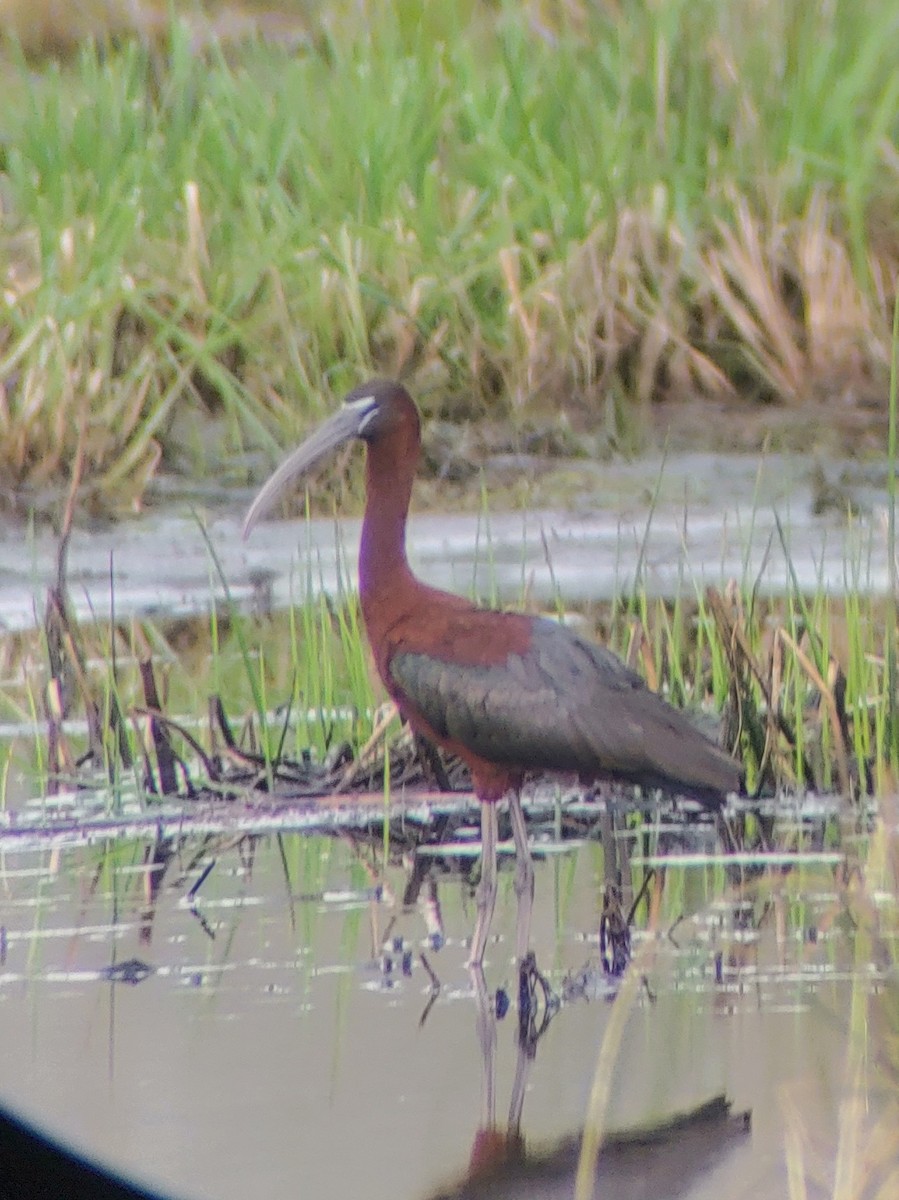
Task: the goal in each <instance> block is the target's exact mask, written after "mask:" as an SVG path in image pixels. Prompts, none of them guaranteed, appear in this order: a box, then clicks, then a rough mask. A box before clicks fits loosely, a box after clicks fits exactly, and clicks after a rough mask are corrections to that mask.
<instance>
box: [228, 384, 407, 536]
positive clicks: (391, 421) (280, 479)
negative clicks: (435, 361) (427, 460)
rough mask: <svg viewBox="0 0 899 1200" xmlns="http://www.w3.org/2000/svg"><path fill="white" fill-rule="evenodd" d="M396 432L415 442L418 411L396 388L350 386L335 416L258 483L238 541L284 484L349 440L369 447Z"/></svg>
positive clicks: (390, 386) (404, 394) (394, 434)
mask: <svg viewBox="0 0 899 1200" xmlns="http://www.w3.org/2000/svg"><path fill="white" fill-rule="evenodd" d="M401 433H406V434H407V436H410V437H411V439H412V441H413V442H414V444H416V445H417V444H418V441H419V438H420V424H419V417H418V409H417V408H416V407H415V403H414V401H413V400H412V397H411V396H410V395H409V393H408V392H407V391H406V389H405V388H404V387H403V386H402V384H399V383H395V382H394V381H393V380H390V379H372V380H369V382H368V383H363V384H360V385H359V387H355V388H353V390H352V391H351V392H349V393H348V394H347V395H346V396H345V398H344V401H343V404H342V405H341V406H340V408H339V409H338V410H337V412H336V413H334V415H333V416H332V417H330V418H329V419H328V420H327V421H326V422H325V423H324V425H321V426H319V428H318V429H317V430H316V431H315V432H314V433H313V434H310V436H309V437H308V438H307V439H306V440H305V442H303V443H302V444H301V445H300V446H298V447H297V448H296V450H294V451H292V452H291V453H290V454H289V455H288V456H287V458H286V459H285V460H284V462H282V463H281V465H280V467H278V468H277V470H275V472H274V473H273V474H272V475H271V476H269V478H268V479H267V480H266V482H265V483H264V484H263V485H262V488H261V489H260V491H259V492H258V494H257V496H256V498H255V500H254V501H253V503H252V504H251V505H250V507H249V510H248V511H247V515H246V517H245V518H244V523H243V536H244V538H247V537H249V535H250V533H251V532H252V530H253V527H254V526H255V525H256V523H257V521H259V520H260V518H261V517H263V516H264V515H265V514H266V513H267V512H269V511H270V509H271V508H272V507H273V505H274V504H275V502H276V501H277V500H278V499H279V497H280V496H281V495H283V493H284V491H285V490H286V488H287V487H288V485H289V484H291V483H292V482H293V481H294V480H295V479H297V478H298V477H299V476H301V475H303V474H305V473H306V472H307V471H311V470H312V468H313V467H315V466H316V465H317V464H318V463H319V462H321V460H322V459H323V458H325V457H326V456H327V455H328V454H331V453H332V452H333V451H334V450H336V449H337V447H338V446H341V445H343V443H344V442H348V441H350V440H351V439H352V438H360V439H361V440H362V441H364V442H365V443H366V444H367V445H369V446H374V445H376V444H377V443H378V442H380V441H382V440H383V439H386V438H390V437H397V436H399V435H400V434H401Z"/></svg>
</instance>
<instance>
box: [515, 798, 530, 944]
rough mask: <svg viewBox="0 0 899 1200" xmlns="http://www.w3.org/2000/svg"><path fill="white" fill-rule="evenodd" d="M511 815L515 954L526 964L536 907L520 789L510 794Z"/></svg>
mask: <svg viewBox="0 0 899 1200" xmlns="http://www.w3.org/2000/svg"><path fill="white" fill-rule="evenodd" d="M509 815H510V816H511V818H512V837H513V838H514V839H515V895H516V896H517V897H518V935H517V939H516V947H515V953H516V955H517V956H518V961H519V962H520V963H521V962H524V959H525V955H526V954H527V952H528V943H529V941H530V938H531V910H532V909H533V907H534V860H533V859H532V858H531V848H530V846H529V845H528V829H527V825H526V824H525V821H524V813H523V812H522V810H521V795H520V794H519V792H518V789H517V788H516V790H515V791H514V792H510V793H509Z"/></svg>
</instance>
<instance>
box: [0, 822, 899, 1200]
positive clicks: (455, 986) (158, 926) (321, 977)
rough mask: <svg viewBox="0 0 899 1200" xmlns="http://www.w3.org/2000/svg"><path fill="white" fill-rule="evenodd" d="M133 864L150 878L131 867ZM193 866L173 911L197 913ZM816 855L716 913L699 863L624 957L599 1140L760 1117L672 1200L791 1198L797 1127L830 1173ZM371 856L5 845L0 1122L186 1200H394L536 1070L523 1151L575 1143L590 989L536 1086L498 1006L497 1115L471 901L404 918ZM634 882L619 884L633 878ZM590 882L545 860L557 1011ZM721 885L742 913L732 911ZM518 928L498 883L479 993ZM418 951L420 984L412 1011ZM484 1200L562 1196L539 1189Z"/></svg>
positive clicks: (837, 1029)
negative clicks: (658, 926)
mask: <svg viewBox="0 0 899 1200" xmlns="http://www.w3.org/2000/svg"><path fill="white" fill-rule="evenodd" d="M622 844H624V843H622ZM552 848H553V847H552V846H550V849H552ZM154 856H155V862H156V864H157V867H159V864H160V863H163V862H164V863H165V867H164V870H159V869H157V870H156V871H155V872H151V871H149V870H148V868H147V866H146V864H147V863H148V862H152V861H153V860H154ZM213 859H214V863H215V865H214V866H213V868H212V870H211V871H210V873H209V874H208V875H207V876H206V878H205V879H203V880H202V883H201V885H200V887H199V891H198V893H197V895H196V898H195V904H194V905H193V906H192V905H191V902H190V899H189V893H190V891H191V888H192V887H194V886H195V885H196V884H197V883H198V881H199V880H200V879H201V876H202V874H203V871H204V870H205V868H206V866H207V865H208V863H209V862H210V861H212V860H213ZM831 860H832V856H831V858H830V859H828V858H825V859H824V860H823V861H821V860H817V861H816V860H810V861H809V862H808V863H807V864H806V865H804V866H802V867H798V868H797V867H794V869H793V871H792V873H790V874H788V875H784V874H782V868H781V867H772V868H770V869H769V871H768V872H767V873H763V874H761V875H760V876H759V877H758V878H757V879H755V880H754V881H752V882H747V883H746V884H745V886H743V887H742V889H735V888H733V887H731V888H730V890H728V891H727V892H726V896H727V898H726V899H725V898H724V896H725V880H724V878H723V873H722V871H721V868H720V867H715V866H710V865H702V866H700V865H694V866H691V867H685V868H678V867H677V866H669V869H668V872H667V883H666V889H665V896H666V899H665V900H664V902H663V921H662V927H663V928H664V929H666V930H668V929H670V928H671V927H672V926H675V927H674V928H673V931H672V935H671V936H670V937H663V938H661V939H647V938H645V937H637V938H636V940H635V945H636V948H637V952H638V953H639V954H641V955H644V956H645V958H644V959H643V961H644V964H645V971H646V978H647V985H648V986H647V988H646V989H645V990H642V991H641V992H640V993H639V995H638V997H637V1000H636V1002H635V1004H634V1006H633V1008H632V1010H631V1012H630V1014H629V1017H628V1021H627V1024H626V1028H625V1033H624V1037H623V1041H622V1044H621V1047H620V1050H619V1052H618V1055H617V1058H616V1065H615V1076H614V1083H613V1087H612V1113H611V1116H610V1123H611V1124H613V1125H615V1126H622V1127H626V1126H629V1125H631V1124H633V1123H640V1124H643V1123H646V1122H649V1121H653V1120H658V1119H660V1118H662V1117H664V1116H665V1115H666V1114H670V1113H672V1112H674V1111H677V1110H679V1109H683V1108H685V1107H688V1106H690V1105H693V1104H697V1103H700V1102H702V1101H704V1100H706V1099H708V1098H709V1097H710V1096H712V1095H715V1094H718V1093H720V1092H726V1093H727V1094H728V1096H729V1097H730V1098H731V1099H732V1101H733V1102H734V1105H735V1107H736V1108H737V1109H744V1108H751V1109H752V1112H753V1116H752V1130H751V1133H750V1134H748V1135H745V1136H741V1137H738V1138H735V1139H730V1140H728V1141H727V1142H726V1144H725V1145H724V1146H718V1145H717V1144H714V1143H713V1144H710V1145H709V1147H708V1148H707V1152H703V1153H700V1154H694V1155H692V1156H691V1165H690V1169H689V1170H687V1171H684V1169H683V1165H681V1166H680V1167H679V1168H678V1171H679V1178H680V1182H681V1184H683V1185H684V1187H685V1190H684V1191H682V1192H678V1194H683V1195H688V1196H690V1197H694V1198H695V1200H699V1198H708V1200H711V1198H713V1197H715V1198H718V1197H721V1196H728V1197H741V1196H747V1197H749V1196H759V1195H771V1196H773V1195H784V1194H785V1192H786V1179H785V1167H784V1153H785V1149H784V1147H785V1129H788V1128H789V1122H788V1118H791V1119H792V1118H793V1117H795V1116H796V1114H801V1119H802V1121H803V1123H804V1125H805V1127H806V1128H807V1130H808V1133H809V1137H810V1138H811V1141H812V1144H813V1146H814V1148H815V1149H816V1151H817V1152H820V1153H822V1154H823V1156H824V1161H825V1162H827V1163H830V1162H832V1159H833V1155H834V1147H835V1145H836V1142H835V1135H834V1130H835V1121H836V1117H837V1114H838V1109H839V1104H840V1101H841V1098H842V1097H843V1095H844V1083H845V1080H844V1068H845V1046H846V1038H847V1028H848V1013H849V1011H850V998H851V993H852V986H853V980H854V979H856V978H857V975H856V973H855V967H854V960H853V951H852V944H851V942H850V940H849V936H848V934H847V933H846V932H844V930H845V929H846V924H845V922H844V917H845V911H844V909H845V897H844V896H842V894H841V892H840V890H839V889H838V888H837V886H836V883H835V878H836V875H835V868H834V866H833V864H832V861H831ZM382 861H383V859H382V852H381V847H380V845H379V844H378V842H377V840H376V841H375V843H374V844H373V845H372V846H371V847H368V846H362V845H360V844H359V843H356V844H355V845H354V844H353V843H352V842H351V841H350V840H349V839H348V838H343V839H337V838H322V837H306V836H302V835H300V834H293V833H285V834H282V835H281V836H280V837H277V836H274V835H273V836H267V837H262V838H259V839H256V840H254V841H252V842H251V841H248V840H244V841H242V842H240V844H239V845H236V844H235V839H234V838H233V837H220V838H217V839H215V838H213V839H207V840H206V841H204V842H201V841H200V840H199V839H194V838H191V839H185V840H178V839H174V840H172V841H171V842H167V843H165V844H163V845H159V844H156V845H155V848H154V843H153V841H152V840H150V839H132V840H127V841H122V842H115V841H113V840H102V841H99V842H98V843H97V844H95V845H90V846H84V845H82V846H75V847H71V848H66V847H65V846H64V845H57V846H56V847H55V848H52V849H48V848H40V847H39V846H36V845H32V846H30V847H24V846H23V847H22V848H19V849H17V848H16V847H15V846H11V845H10V844H9V842H7V843H6V845H5V846H4V848H3V850H2V859H0V887H2V903H0V913H2V923H3V928H4V936H3V944H2V947H0V949H2V954H0V959H2V965H0V1054H2V1057H3V1061H4V1064H5V1070H4V1072H3V1081H2V1085H0V1101H2V1103H4V1104H6V1105H9V1106H11V1107H14V1108H16V1109H18V1110H19V1111H21V1112H22V1113H24V1114H25V1115H27V1116H29V1117H31V1118H32V1119H35V1120H37V1121H39V1122H41V1123H42V1124H44V1125H46V1127H47V1128H48V1129H49V1130H51V1131H53V1132H54V1133H56V1134H60V1135H62V1136H63V1137H65V1138H66V1139H70V1140H71V1141H72V1142H73V1143H74V1144H76V1145H77V1146H79V1147H80V1148H82V1149H83V1150H84V1151H86V1152H87V1153H89V1154H90V1155H91V1156H95V1157H97V1158H99V1159H101V1160H104V1161H106V1162H107V1163H110V1164H112V1165H113V1166H116V1167H119V1168H121V1169H123V1170H126V1171H127V1172H129V1173H130V1174H133V1175H134V1176H136V1177H137V1178H138V1179H140V1180H143V1181H145V1182H148V1183H151V1184H153V1185H154V1186H157V1187H160V1188H163V1189H167V1190H168V1191H169V1192H171V1194H173V1195H178V1196H184V1197H196V1198H197V1200H199V1198H201V1197H210V1198H213V1197H215V1198H216V1200H230V1198H232V1197H233V1198H235V1200H237V1198H240V1200H243V1198H244V1197H246V1196H247V1195H250V1194H252V1195H265V1196H266V1197H271V1198H272V1200H278V1198H280V1197H297V1196H315V1197H318V1198H320V1200H328V1198H329V1197H334V1198H335V1200H337V1198H342V1197H346V1196H348V1195H353V1194H360V1193H364V1194H365V1195H367V1196H369V1197H371V1198H372V1200H378V1198H379V1197H384V1198H385V1200H386V1198H388V1197H390V1198H393V1197H396V1196H407V1197H425V1196H428V1195H432V1194H434V1193H435V1192H436V1191H437V1190H438V1189H441V1188H446V1189H449V1188H451V1186H452V1185H454V1184H455V1183H458V1182H460V1181H462V1180H463V1179H464V1178H465V1176H466V1174H467V1172H468V1166H469V1161H470V1156H471V1154H472V1149H473V1146H474V1144H475V1140H476V1138H477V1136H478V1131H479V1129H483V1127H484V1126H485V1125H488V1124H495V1125H497V1126H498V1127H499V1128H500V1129H502V1128H504V1127H505V1126H506V1125H507V1124H508V1117H509V1106H510V1103H511V1100H512V1094H513V1086H514V1082H515V1076H516V1070H518V1071H522V1070H523V1069H526V1070H527V1072H528V1074H527V1087H526V1091H525V1093H524V1098H523V1105H522V1112H521V1117H520V1130H521V1134H522V1135H523V1138H524V1142H525V1144H526V1146H527V1149H528V1153H537V1152H538V1151H539V1150H540V1149H551V1148H552V1146H553V1145H554V1144H556V1143H558V1142H559V1140H560V1139H564V1138H566V1137H569V1136H570V1135H572V1134H576V1133H577V1132H578V1131H579V1130H580V1129H581V1128H582V1127H583V1124H584V1120H585V1111H586V1104H587V1099H588V1096H589V1093H590V1089H591V1085H592V1082H593V1074H594V1069H595V1066H596V1060H597V1054H598V1051H599V1047H600V1045H601V1042H602V1039H603V1034H604V1031H605V1029H606V1027H607V1024H608V1021H609V1017H610V1013H611V1012H612V1008H611V1005H610V1004H609V1003H608V997H609V996H610V995H611V990H610V985H609V984H608V983H607V982H606V981H604V980H602V978H601V977H600V976H597V975H594V974H590V975H589V979H590V985H589V986H588V987H587V988H586V994H582V995H579V996H577V997H576V998H575V999H572V1000H571V1001H570V1002H568V1003H565V1004H563V1005H562V1007H561V1009H560V1011H559V1012H558V1013H557V1014H556V1015H555V1017H554V1018H553V1019H552V1021H551V1023H550V1025H549V1027H548V1029H547V1031H546V1032H545V1034H544V1035H543V1036H542V1037H541V1038H540V1040H539V1041H538V1043H537V1045H536V1049H535V1052H534V1056H533V1061H525V1060H526V1059H527V1056H523V1055H522V1054H521V1053H519V1051H518V1049H517V1044H516V1022H515V1017H514V1007H513V1010H512V1011H511V1012H510V1014H509V1015H508V1016H507V1017H506V1019H505V1020H503V1021H500V1022H499V1023H498V1024H497V1025H496V1039H497V1040H496V1059H495V1079H494V1080H493V1083H494V1087H495V1092H494V1100H493V1106H494V1110H495V1111H494V1113H493V1119H492V1120H491V1113H490V1111H489V1106H490V1101H489V1098H488V1099H487V1100H486V1101H485V1079H486V1078H489V1077H490V1076H491V1075H492V1072H490V1070H489V1068H488V1066H487V1065H486V1064H485V1060H484V1053H483V1050H482V1045H481V1041H480V1040H479V1036H478V1008H477V1005H476V1002H475V997H474V992H473V988H472V980H471V977H470V976H469V973H468V972H467V970H466V969H465V965H464V964H465V958H466V948H465V941H466V938H467V937H468V935H469V934H470V931H471V927H472V924H473V906H472V901H471V895H470V888H469V887H468V885H467V884H464V883H463V882H462V881H461V880H460V879H459V878H453V877H452V876H449V875H446V874H444V873H443V872H442V871H438V872H437V874H436V876H435V879H434V886H433V888H431V887H429V886H427V885H426V886H425V887H424V888H423V890H422V893H421V895H422V897H423V899H422V900H421V901H420V902H419V903H418V904H416V905H414V906H413V907H412V908H411V909H410V910H409V911H407V912H405V913H404V912H403V910H402V906H401V904H400V903H399V898H401V897H402V894H403V890H404V888H405V886H406V884H407V881H408V874H409V869H410V864H409V863H407V864H406V865H405V866H404V865H403V864H400V863H394V865H391V866H388V867H387V869H386V871H382V870H381V863H382ZM632 869H633V870H634V872H635V876H636V877H639V873H640V871H641V869H642V868H641V867H640V865H639V863H638V864H637V865H636V866H634V867H633V868H632ZM603 875H604V865H603V851H602V848H601V845H600V844H599V843H598V842H592V841H588V842H581V843H576V844H575V845H574V846H573V847H570V848H563V847H559V848H558V852H557V853H550V854H549V855H548V856H546V857H545V858H543V859H542V861H540V862H539V863H538V868H537V897H536V913H535V923H534V931H533V939H532V941H533V945H534V947H535V949H536V951H537V956H538V962H539V963H540V965H541V967H542V968H543V970H544V971H545V972H546V974H547V977H548V979H549V981H550V983H551V984H552V986H553V988H554V989H555V990H556V991H559V992H561V991H562V990H563V984H564V982H565V979H566V977H567V976H570V975H571V974H572V973H573V972H577V971H578V970H580V969H581V968H583V967H584V966H585V965H589V966H590V967H591V968H594V969H595V967H596V965H597V961H598V942H597V928H598V919H599V912H600V907H601V901H600V896H601V889H602V882H603ZM154 877H155V878H156V879H157V880H158V883H159V887H158V892H157V893H156V894H155V895H151V890H152V889H150V887H149V880H150V879H151V878H154ZM738 890H739V891H741V892H742V894H743V896H744V897H745V898H746V899H747V900H748V905H749V906H748V908H746V907H743V908H740V907H738V908H736V909H735V907H734V903H733V898H734V896H736V895H737V892H738ZM681 914H683V917H684V919H683V920H680V921H677V917H678V916H680V915H681ZM735 914H736V919H735ZM514 917H515V912H514V895H513V892H512V888H511V873H510V872H503V874H502V876H501V895H500V902H499V905H498V910H497V917H496V921H495V926H494V930H495V932H496V934H497V940H496V941H494V942H493V943H492V944H491V946H490V947H489V949H488V962H487V963H486V979H487V985H488V988H489V989H490V991H491V993H492V992H493V990H494V989H495V988H497V987H500V986H502V987H506V988H508V989H509V990H510V992H511V993H512V998H513V1000H514V979H515V976H514V971H513V967H512V964H511V955H512V953H513V946H514ZM394 918H396V923H395V924H394V925H392V926H390V922H391V921H392V920H393V919H394ZM675 923H676V924H675ZM756 924H757V925H758V927H757V928H754V926H756ZM436 930H440V931H441V938H442V939H443V944H442V945H439V941H440V940H441V939H440V938H438V939H435V937H434V933H435V931H436ZM385 935H389V943H388V944H389V947H390V949H389V953H388V954H387V955H386V956H385V953H384V950H383V942H384V938H385ZM396 939H402V940H401V941H397V940H396ZM650 941H651V943H652V944H651V945H649V942H650ZM650 951H651V953H650ZM422 953H424V955H425V956H426V958H427V961H428V963H429V964H430V966H431V968H432V970H433V972H434V973H435V975H436V976H437V977H438V978H439V981H440V984H441V987H440V990H439V993H437V995H436V998H435V999H433V1003H430V1004H429V1002H430V1001H431V1000H432V988H431V982H430V979H429V977H428V974H427V972H426V970H425V968H424V966H423V963H422V959H421V955H422ZM718 956H720V958H719V957H718ZM135 959H136V960H139V961H140V963H142V964H146V966H148V967H150V968H152V971H151V973H149V974H147V975H146V977H145V978H142V980H141V981H140V982H136V983H128V982H112V981H110V979H109V977H108V971H109V968H110V967H111V966H112V965H113V964H120V965H121V964H127V963H129V961H130V960H135ZM388 960H389V963H390V968H389V969H388V967H387V962H388ZM716 963H717V970H718V973H719V976H720V978H719V981H718V982H716ZM862 970H863V973H864V976H865V985H864V986H865V988H866V989H875V988H877V987H879V986H881V985H882V984H883V982H884V980H885V979H888V978H889V976H890V967H889V964H888V961H885V964H884V965H883V966H880V967H879V966H878V965H877V963H876V962H875V964H874V965H873V966H872V965H871V964H870V963H865V964H863V967H862ZM126 973H127V968H126ZM142 973H143V972H142V971H141V970H138V969H137V968H132V970H131V974H132V976H133V977H136V978H139V977H140V976H141V975H142ZM587 996H589V998H587ZM471 1194H472V1195H475V1194H480V1193H478V1192H476V1191H472V1192H471ZM485 1194H487V1193H485ZM489 1194H491V1195H506V1194H509V1195H522V1194H524V1195H529V1194H534V1195H538V1194H539V1195H550V1194H556V1193H555V1192H554V1191H553V1190H552V1187H551V1186H550V1184H549V1183H548V1182H547V1180H546V1179H545V1178H544V1179H543V1181H542V1182H541V1183H540V1184H539V1186H538V1185H536V1184H534V1185H533V1188H530V1187H528V1185H527V1184H522V1183H521V1181H520V1180H519V1181H518V1182H517V1183H516V1184H515V1186H514V1187H511V1190H509V1191H508V1192H507V1191H504V1190H502V1188H501V1187H500V1190H496V1191H492V1192H490V1193H489ZM559 1194H567V1193H566V1191H565V1190H564V1189H563V1190H562V1191H560V1192H559ZM602 1194H603V1195H618V1194H632V1193H619V1192H617V1191H615V1190H614V1187H612V1188H611V1190H609V1189H607V1190H606V1191H604V1192H603V1193H602ZM635 1194H643V1193H640V1192H637V1193H635ZM656 1194H657V1193H656ZM811 1194H815V1193H814V1192H812V1193H811Z"/></svg>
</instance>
